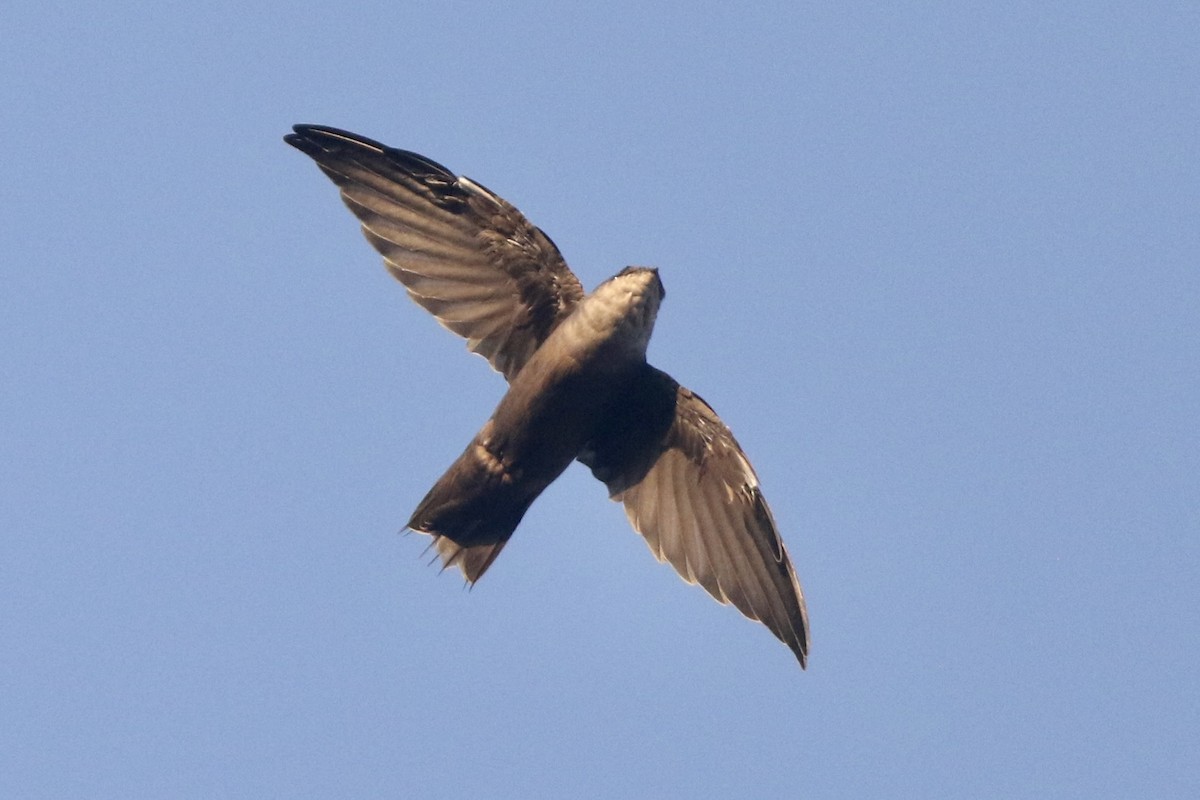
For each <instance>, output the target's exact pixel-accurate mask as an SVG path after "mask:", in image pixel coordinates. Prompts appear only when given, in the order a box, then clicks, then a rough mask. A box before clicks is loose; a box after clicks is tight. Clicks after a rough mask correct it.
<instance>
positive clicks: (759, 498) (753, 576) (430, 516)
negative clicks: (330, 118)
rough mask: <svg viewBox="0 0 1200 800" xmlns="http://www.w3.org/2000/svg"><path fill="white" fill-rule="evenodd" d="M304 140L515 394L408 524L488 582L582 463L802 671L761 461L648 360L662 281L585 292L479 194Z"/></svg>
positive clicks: (418, 168)
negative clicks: (535, 507)
mask: <svg viewBox="0 0 1200 800" xmlns="http://www.w3.org/2000/svg"><path fill="white" fill-rule="evenodd" d="M294 131H295V132H294V133H292V134H290V135H288V136H287V137H285V139H286V141H287V142H288V144H291V145H292V146H293V147H296V148H297V149H299V150H301V151H303V152H304V153H306V154H308V155H309V156H310V157H312V158H313V160H314V161H316V162H317V164H318V165H319V166H320V168H321V170H322V171H323V172H324V173H325V174H326V175H328V176H329V178H330V179H331V180H333V182H334V183H335V184H337V185H338V187H339V188H340V189H341V193H342V199H343V200H344V201H345V202H346V205H347V206H348V207H349V208H350V210H351V211H352V212H353V213H354V214H355V216H357V217H358V218H359V220H360V221H361V222H362V228H363V232H364V233H365V234H366V237H367V239H368V241H370V243H371V244H372V246H374V247H375V249H376V250H378V251H379V252H380V254H382V255H383V258H384V263H385V264H386V266H387V268H388V269H389V270H390V271H391V273H392V274H393V275H394V276H395V277H396V278H397V279H398V280H399V281H400V282H401V283H402V284H404V286H405V288H406V289H407V290H408V294H409V296H410V297H412V298H413V299H414V300H415V301H416V302H417V303H419V304H420V305H422V306H424V307H425V308H426V309H428V310H429V311H430V312H432V313H433V315H434V316H435V317H437V319H438V321H439V322H441V323H442V324H443V325H444V326H446V327H447V328H449V329H450V330H452V331H454V332H455V333H457V334H459V335H460V336H463V337H465V338H466V339H467V346H468V347H469V348H470V349H471V350H472V351H473V352H476V353H479V354H480V355H482V356H483V357H484V358H486V359H487V360H488V361H489V363H491V365H492V366H493V367H494V368H495V369H496V370H498V371H499V372H501V373H502V374H503V375H504V377H505V378H506V379H507V380H508V382H509V389H508V392H507V393H506V394H505V395H504V397H503V399H501V401H500V404H499V405H498V406H497V407H496V411H495V412H494V413H493V414H492V417H491V418H490V419H489V420H488V421H487V423H485V424H484V426H483V428H482V429H481V430H480V431H479V433H478V434H476V435H475V438H474V439H472V441H471V443H470V444H469V445H468V446H467V449H466V450H465V451H463V454H462V455H461V456H459V458H458V459H457V460H456V461H455V462H454V464H452V465H451V466H450V468H449V469H448V470H447V471H446V473H445V474H444V475H443V476H442V477H441V478H440V479H439V480H438V482H437V483H436V484H435V485H434V487H433V488H432V489H430V491H429V493H428V494H427V495H426V496H425V498H424V499H423V500H422V501H421V503H420V504H419V505H418V506H417V509H416V511H414V512H413V515H412V518H411V519H410V520H409V522H408V527H409V528H411V529H412V530H414V531H418V532H420V533H426V534H429V535H431V536H432V537H433V541H434V543H435V545H436V547H437V550H438V553H439V554H440V556H441V558H442V562H443V564H444V565H445V566H451V565H454V566H458V567H459V568H460V569H461V570H462V572H463V574H464V575H465V576H466V578H467V580H468V581H471V582H474V581H476V580H478V579H479V577H480V576H481V575H482V574H483V573H484V572H485V571H486V570H487V568H488V567H489V566H490V565H491V564H492V562H493V561H494V560H495V558H496V556H497V555H498V554H499V552H500V550H501V548H503V547H504V544H505V542H507V541H508V538H509V537H510V536H511V535H512V532H513V531H514V530H515V529H516V527H517V525H518V524H519V523H520V521H521V518H522V516H524V514H525V511H526V510H527V509H528V508H529V506H530V504H531V503H532V502H533V501H534V500H535V499H536V498H537V496H538V495H539V494H541V492H542V491H543V490H544V489H545V488H546V487H547V486H549V485H550V483H551V482H552V481H553V480H554V479H555V478H557V477H558V476H559V475H560V474H561V473H562V471H563V470H564V469H566V468H567V466H568V465H569V464H570V463H571V461H573V460H576V459H578V460H579V461H581V462H583V463H584V464H586V465H587V466H588V467H589V468H590V469H591V470H592V473H593V474H594V475H595V476H596V477H597V478H598V479H599V480H601V481H603V482H604V484H605V485H606V486H607V487H608V490H609V494H610V496H611V497H612V499H614V500H617V501H620V502H622V503H624V504H625V510H626V513H627V514H628V516H629V520H630V522H631V523H632V524H633V527H634V528H635V529H636V530H637V531H638V532H639V533H641V534H642V536H644V537H645V539H646V543H647V544H648V545H649V546H650V549H651V551H653V553H654V555H655V556H656V557H657V558H658V559H659V560H660V561H662V560H665V561H668V562H670V564H671V565H672V566H673V567H675V569H676V570H677V571H678V572H679V574H680V575H681V576H682V577H683V578H684V580H686V581H688V582H689V583H699V584H700V585H701V586H703V587H704V588H705V589H706V590H707V591H708V593H709V594H711V595H712V596H713V597H715V598H716V599H717V600H719V601H720V602H722V603H732V604H733V605H734V606H736V607H737V608H738V609H739V610H740V611H741V612H742V613H743V614H745V615H746V616H748V617H749V618H751V619H754V620H759V621H761V622H762V623H763V624H765V625H766V626H767V627H768V628H770V629H771V631H772V632H773V633H774V634H775V635H776V636H777V637H779V639H780V640H781V641H783V642H784V643H785V644H786V645H787V646H788V647H790V648H791V649H792V652H793V653H795V655H796V658H797V659H798V660H799V661H800V665H801V666H804V665H805V662H806V659H807V654H808V619H807V614H806V611H805V606H804V596H803V594H802V592H801V590H800V584H799V581H798V580H797V578H796V573H795V570H794V569H793V567H792V563H791V560H790V559H789V558H788V554H787V550H786V549H785V548H784V545H783V541H782V540H781V539H780V537H779V532H778V530H777V528H776V526H775V521H774V519H773V518H772V516H771V511H770V509H769V508H768V507H767V503H766V500H765V499H764V498H763V495H762V492H761V491H760V489H759V485H758V478H757V476H756V475H755V474H754V470H753V468H752V467H751V466H750V462H749V461H747V460H746V457H745V455H744V454H743V453H742V450H741V448H740V447H739V446H738V443H737V441H736V440H735V439H734V438H733V434H731V433H730V431H729V429H728V428H727V427H726V426H725V424H724V423H722V422H721V420H720V418H719V417H718V416H717V415H716V412H714V411H713V410H712V408H710V407H709V405H708V404H707V403H705V402H704V400H702V399H701V398H700V396H699V395H697V394H695V393H693V392H691V391H690V390H688V389H686V388H684V387H682V386H680V385H679V384H678V383H676V382H675V381H674V380H672V379H671V377H670V376H669V375H667V374H666V373H664V372H661V371H660V370H657V369H655V368H654V367H652V366H650V365H649V364H647V363H646V345H647V343H648V342H649V339H650V334H651V332H652V330H653V327H654V319H655V316H656V314H657V312H658V307H659V303H660V302H661V300H662V298H663V296H664V294H665V293H664V291H663V287H662V283H661V281H660V280H659V277H658V272H657V271H656V270H653V269H648V268H645V267H628V268H626V269H624V270H622V271H621V272H620V273H619V274H618V275H616V276H614V277H612V278H610V279H609V280H607V281H605V282H604V283H602V284H601V285H600V286H599V287H597V288H596V290H595V291H594V292H592V294H590V295H585V294H584V292H583V288H582V286H581V285H580V283H579V280H578V278H576V277H575V275H574V274H573V273H572V272H571V271H570V269H568V268H567V265H566V262H565V261H564V260H563V258H562V255H561V254H560V253H559V251H558V248H557V247H555V245H554V243H553V242H552V241H550V238H549V237H548V236H546V235H545V234H544V233H543V232H542V231H541V230H539V229H538V228H536V227H534V226H533V225H531V224H530V223H529V221H528V220H526V219H525V217H524V216H523V215H522V214H521V213H520V212H519V211H517V209H515V208H514V207H513V206H511V205H510V204H508V203H507V202H505V201H504V200H503V199H501V198H500V197H498V196H497V195H495V194H493V193H492V192H490V191H488V190H487V189H486V188H484V187H483V186H481V185H480V184H478V183H475V182H474V181H472V180H470V179H469V178H464V177H459V176H456V175H454V174H453V173H452V172H450V171H449V170H447V169H446V168H445V167H443V166H442V165H440V164H438V163H437V162H434V161H431V160H429V159H427V158H424V157H422V156H419V155H417V154H415V153H410V152H407V151H404V150H396V149H393V148H389V147H385V146H384V145H381V144H379V143H378V142H374V141H371V140H370V139H366V138H363V137H360V136H357V135H355V134H352V133H347V132H345V131H340V130H337V129H335V128H325V127H319V126H315V125H297V126H295V128H294Z"/></svg>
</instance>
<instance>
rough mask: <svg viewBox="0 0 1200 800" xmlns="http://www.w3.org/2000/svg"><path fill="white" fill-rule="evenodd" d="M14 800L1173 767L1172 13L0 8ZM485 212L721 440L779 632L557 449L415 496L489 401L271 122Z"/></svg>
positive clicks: (947, 793)
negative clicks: (448, 545) (746, 500)
mask: <svg viewBox="0 0 1200 800" xmlns="http://www.w3.org/2000/svg"><path fill="white" fill-rule="evenodd" d="M0 107H2V108H3V113H2V114H0V131H2V132H3V136H4V145H5V151H6V153H7V157H6V158H5V159H4V169H3V172H4V177H3V188H2V189H0V198H2V199H0V209H2V216H3V226H2V229H0V243H2V244H0V247H2V250H0V262H2V269H3V289H2V291H0V337H2V338H0V343H2V347H0V375H2V376H3V378H2V383H0V393H2V394H0V397H2V398H3V400H2V403H3V405H2V408H0V411H2V413H0V452H2V453H3V457H2V459H0V531H2V532H3V533H2V539H0V542H2V544H0V640H2V641H3V645H2V646H0V720H2V724H0V796H4V797H13V798H17V797H20V798H41V797H45V798H63V797H89V798H90V797H95V798H130V797H182V798H189V797H195V798H212V797H238V798H241V797H245V798H261V797H413V798H417V797H420V798H441V797H445V798H459V797H479V798H562V797H638V796H641V797H660V798H666V797H718V796H719V797H1006V798H1011V797H1026V798H1044V797H1080V798H1099V797H1114V798H1117V797H1121V798H1124V797H1135V796H1136V797H1156V798H1158V797H1164V798H1165V797H1196V796H1200V680H1198V679H1197V674H1196V664H1197V663H1198V662H1200V356H1198V354H1200V147H1198V144H1197V143H1198V141H1200V6H1197V5H1196V4H1195V3H1193V2H1139V3H1092V2H1078V3H1057V4H1047V3H1043V2H1024V3H1023V2H1018V3H1000V4H977V3H901V4H882V5H879V4H869V5H857V4H846V3H821V2H817V3H792V2H787V3H782V2H780V3H773V4H752V5H751V6H747V5H746V4H729V5H717V4H704V3H700V4H683V3H680V4H660V5H658V6H656V7H654V8H653V9H647V8H645V7H644V4H617V5H604V4H591V5H589V6H587V7H584V6H583V5H582V4H580V5H578V6H575V5H570V4H561V5H552V4H549V3H546V4H541V3H525V2H516V3H511V2H510V3H504V4H495V5H494V6H488V5H484V4H478V3H465V2H445V3H420V4H411V3H410V4H405V3H401V2H378V3H371V4H359V5H352V4H347V5H346V6H345V7H339V6H338V4H330V3H312V2H305V0H297V1H296V2H288V3H282V2H273V3H265V4H255V3H245V2H240V3H229V2H216V3H200V4H162V3H120V2H118V3H102V4H91V5H88V4H82V5H81V4H66V5H59V4H47V3H40V2H39V3H32V2H22V0H18V2H17V3H16V5H15V6H14V5H12V4H9V5H8V6H6V9H5V10H4V11H3V12H0ZM296 122H312V123H323V124H330V125H336V126H339V127H343V128H348V129H350V130H353V131H356V132H360V133H362V134H365V135H367V136H371V137H373V138H376V139H379V140H381V141H384V142H386V143H388V144H392V145H395V146H399V147H404V148H407V149H412V150H416V151H418V152H421V153H424V154H426V155H428V156H430V157H432V158H434V159H436V160H438V161H441V162H443V163H445V164H447V165H448V166H449V167H450V168H452V169H454V170H456V171H458V172H460V173H464V174H467V175H469V176H471V177H473V178H476V179H477V180H479V181H481V182H482V183H484V184H486V185H487V186H489V187H490V188H492V189H493V190H495V191H496V192H498V193H499V194H501V195H502V196H504V197H506V198H508V199H509V200H511V201H512V202H513V203H515V204H516V205H517V206H518V207H519V208H521V209H522V210H523V211H524V212H525V213H526V214H527V215H528V216H529V217H530V218H531V219H532V220H533V221H534V222H535V223H536V224H538V225H540V226H541V227H543V228H544V229H545V230H546V231H547V232H548V233H549V234H550V235H551V236H552V237H553V238H554V239H555V241H556V242H557V243H558V244H559V246H560V247H561V248H562V250H563V252H564V254H565V256H566V258H567V260H568V262H569V263H570V264H571V265H572V266H573V268H574V269H575V271H576V272H577V273H578V274H579V276H580V278H581V279H582V281H583V283H584V284H585V285H586V286H588V287H592V286H594V285H595V284H597V283H599V282H600V281H601V280H603V279H604V278H606V277H608V276H609V275H611V274H613V273H615V272H616V271H618V270H619V269H620V268H621V267H623V266H624V265H626V264H651V265H655V266H657V267H659V268H660V270H661V274H662V278H663V281H664V283H665V285H666V287H667V292H668V295H667V299H666V301H665V304H664V306H663V309H662V312H661V313H660V315H659V322H658V327H657V331H656V335H655V339H654V341H653V342H652V344H651V348H650V356H651V360H652V361H653V362H654V363H655V364H656V365H658V366H660V367H662V368H663V369H666V370H667V371H669V372H670V373H672V374H673V375H674V376H675V377H676V378H678V379H679V380H680V381H681V382H683V383H685V384H686V385H688V386H691V387H692V388H694V389H696V390H697V391H699V392H700V393H701V394H703V395H704V396H705V397H706V399H708V400H709V402H710V403H712V405H713V406H714V407H716V408H717V409H718V411H719V412H720V413H721V414H722V416H723V417H724V418H725V420H726V421H727V422H728V423H729V425H730V426H731V427H732V428H733V430H734V431H735V432H736V434H737V436H738V438H739V439H740V440H741V443H742V444H743V446H744V447H745V448H746V450H747V452H748V453H749V455H750V457H751V459H752V460H753V462H754V464H755V466H756V468H757V470H758V473H759V476H760V478H761V480H762V483H763V487H764V489H765V491H766V494H767V497H768V499H769V500H770V502H771V504H772V506H773V508H774V511H775V516H776V517H777V519H778V522H779V524H780V527H781V529H782V531H783V534H784V537H785V539H786V541H787V543H788V546H789V547H790V549H791V552H792V555H793V557H794V559H795V562H796V565H797V569H798V571H799V574H800V577H801V581H802V583H803V585H804V587H805V590H806V593H807V596H808V603H809V610H810V614H811V618H812V628H813V648H812V653H811V662H810V667H809V670H808V671H807V672H801V670H800V669H799V668H798V667H797V665H796V662H795V660H794V659H793V657H792V655H791V654H790V653H789V652H788V650H787V649H786V648H785V647H784V646H783V645H781V644H780V643H778V642H777V641H776V640H775V639H774V638H773V637H772V636H771V635H770V634H769V633H768V632H767V631H766V629H765V628H762V627H761V626H759V625H756V624H753V623H750V622H748V621H746V620H744V619H743V618H742V617H741V616H740V615H739V614H737V613H736V612H735V611H733V610H732V609H729V608H724V607H721V606H718V605H717V604H716V603H714V602H713V601H712V600H710V599H709V598H708V597H707V595H705V594H704V593H703V591H701V590H700V589H698V588H696V587H690V586H687V585H686V584H684V583H683V582H682V581H680V580H679V579H678V578H677V577H676V576H675V574H674V572H673V571H672V570H671V569H670V568H669V567H667V566H664V565H661V564H658V563H657V562H655V561H654V559H653V558H652V557H651V556H650V554H649V552H648V550H647V548H646V547H645V545H644V544H643V543H642V542H641V541H640V539H639V537H637V536H636V535H635V534H634V533H633V532H632V531H631V529H630V528H629V526H628V525H627V523H626V521H625V518H624V514H623V512H622V510H621V508H620V507H619V506H618V505H616V504H614V503H610V502H608V501H607V499H606V494H605V491H604V488H603V486H601V485H600V484H599V483H598V482H596V481H594V480H593V479H592V478H591V476H590V474H589V473H588V472H587V470H586V469H584V468H582V467H580V466H578V465H576V466H573V467H572V468H571V469H569V470H568V471H567V473H566V474H565V475H564V476H563V477H562V478H561V479H560V480H559V481H558V482H557V483H556V484H555V485H553V486H552V487H551V488H550V490H548V491H547V492H546V494H545V495H544V496H543V497H542V498H541V499H540V500H539V501H538V502H537V503H536V504H535V505H534V507H533V509H532V510H531V511H530V513H529V514H528V516H527V517H526V518H525V521H524V523H523V524H522V525H521V527H520V529H519V530H518V532H517V535H516V536H515V537H514V539H513V540H512V542H511V543H510V545H509V547H508V548H507V549H506V550H505V551H504V553H503V555H502V556H501V558H500V559H499V560H498V561H497V562H496V564H495V565H494V567H493V569H492V571H491V572H490V573H489V574H488V575H487V576H486V577H485V578H484V580H483V581H481V582H480V584H479V585H478V586H477V587H476V588H475V589H474V590H472V591H469V592H468V591H464V589H463V587H462V582H461V579H460V578H459V577H458V576H457V575H454V574H449V573H446V574H442V575H439V574H438V571H437V569H436V568H435V567H430V566H426V563H425V562H426V560H427V557H426V559H422V557H421V554H422V551H423V549H424V546H425V543H426V539H425V538H424V537H420V536H417V535H408V536H402V535H400V534H399V533H398V532H399V530H400V527H401V525H402V524H403V523H404V521H405V520H406V519H407V518H408V515H409V513H410V512H411V511H412V509H413V508H414V507H415V505H416V503H417V501H418V500H420V498H421V497H422V495H423V494H424V493H425V491H426V490H427V489H428V488H429V486H431V485H432V483H433V481H434V480H435V479H436V478H437V477H438V476H439V475H440V474H441V472H442V471H443V470H444V469H445V467H446V466H448V465H449V463H450V462H451V461H452V460H453V458H454V457H455V456H456V455H457V454H458V453H459V452H460V451H461V449H462V448H463V447H464V446H465V444H466V443H467V441H468V440H469V438H470V437H471V435H472V434H473V433H474V432H475V430H476V429H477V428H478V427H479V426H480V425H481V424H482V423H483V421H484V420H485V419H486V418H487V416H488V414H489V413H490V411H491V409H492V408H493V406H494V405H495V403H496V402H497V400H498V399H499V397H500V395H501V393H502V392H503V389H504V384H503V381H502V379H501V378H500V377H499V376H498V375H496V374H494V373H492V372H490V370H489V369H488V367H487V365H486V363H485V362H484V361H483V360H482V359H480V358H477V357H474V356H470V355H469V354H468V353H467V352H466V350H465V348H464V345H463V343H462V342H461V341H460V340H458V339H456V337H454V336H452V335H451V334H449V333H448V332H446V331H444V330H442V329H441V328H440V327H439V326H438V325H437V324H436V323H435V322H434V321H433V320H432V318H431V317H430V316H429V315H428V314H426V313H425V312H424V311H422V310H421V309H420V308H418V307H417V306H416V305H415V304H413V303H411V302H410V301H408V300H407V298H406V297H405V295H404V292H403V291H402V289H401V287H400V286H399V285H398V284H395V283H394V282H393V281H392V280H391V279H390V278H389V277H388V276H387V274H386V273H385V271H384V269H383V267H382V266H381V265H380V262H379V259H378V258H377V257H376V255H375V254H374V252H373V251H372V250H371V249H370V248H369V247H368V246H367V244H366V243H365V241H364V240H363V239H362V237H361V236H360V235H359V233H358V226H357V224H356V222H355V221H354V220H353V218H352V217H351V216H350V214H349V212H347V211H346V210H345V209H344V207H343V206H342V205H341V203H340V202H339V200H338V198H337V195H336V191H335V189H334V187H333V186H332V185H331V184H330V183H329V182H328V181H327V180H326V179H325V177H324V176H322V175H321V174H320V173H319V172H318V170H317V169H316V168H315V167H314V165H313V164H312V163H311V162H310V161H309V160H308V159H307V158H306V157H304V156H303V155H301V154H300V153H298V152H296V151H294V150H292V149H291V148H289V147H287V146H286V145H285V144H284V143H283V142H282V141H281V137H282V136H283V135H284V134H285V133H286V132H287V131H288V129H289V126H290V125H292V124H293V123H296Z"/></svg>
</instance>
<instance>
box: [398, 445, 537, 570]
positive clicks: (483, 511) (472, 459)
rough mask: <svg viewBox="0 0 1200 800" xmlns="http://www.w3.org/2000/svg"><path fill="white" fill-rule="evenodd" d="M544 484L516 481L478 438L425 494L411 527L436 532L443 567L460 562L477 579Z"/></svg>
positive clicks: (460, 565)
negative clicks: (485, 449)
mask: <svg viewBox="0 0 1200 800" xmlns="http://www.w3.org/2000/svg"><path fill="white" fill-rule="evenodd" d="M543 488H545V487H543V486H530V485H528V484H527V483H523V482H518V481H513V480H512V477H511V476H509V475H508V474H506V473H505V472H504V471H503V470H502V469H501V468H500V467H499V465H498V464H497V463H496V460H495V459H494V458H492V457H491V456H490V455H489V454H488V453H487V452H486V451H484V450H483V446H482V445H481V444H480V443H479V441H478V440H475V441H473V442H471V444H470V445H469V446H468V447H467V449H466V451H464V452H463V454H462V455H461V456H459V457H458V460H456V461H455V462H454V463H453V464H451V465H450V469H448V470H446V473H445V474H444V475H442V477H441V478H439V479H438V482H437V483H436V484H434V486H433V488H432V489H430V490H429V493H428V494H427V495H425V499H424V500H422V501H421V503H420V505H418V506H417V510H416V511H414V512H413V515H412V518H411V519H410V520H409V521H408V525H407V527H408V528H411V529H412V530H414V531H416V532H418V533H427V534H429V535H431V536H433V544H434V546H436V547H437V551H438V555H439V556H441V559H442V566H443V569H444V568H447V567H458V568H459V569H461V570H462V573H463V575H464V576H466V579H467V581H469V582H470V583H474V582H475V581H477V580H479V578H480V576H481V575H483V573H484V572H486V571H487V568H488V567H490V566H491V565H492V562H493V561H495V560H496V556H498V555H499V554H500V550H501V549H502V548H503V547H504V545H505V543H506V542H507V541H508V538H509V537H510V536H512V533H513V531H514V530H516V527H517V525H518V524H519V523H520V522H521V518H522V517H524V516H525V512H526V511H527V510H528V509H529V506H530V504H532V503H533V501H534V499H535V498H536V497H537V496H538V495H539V494H540V493H541V491H542V489H543Z"/></svg>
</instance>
